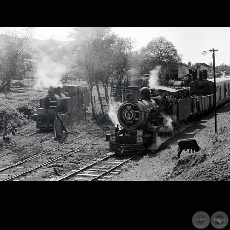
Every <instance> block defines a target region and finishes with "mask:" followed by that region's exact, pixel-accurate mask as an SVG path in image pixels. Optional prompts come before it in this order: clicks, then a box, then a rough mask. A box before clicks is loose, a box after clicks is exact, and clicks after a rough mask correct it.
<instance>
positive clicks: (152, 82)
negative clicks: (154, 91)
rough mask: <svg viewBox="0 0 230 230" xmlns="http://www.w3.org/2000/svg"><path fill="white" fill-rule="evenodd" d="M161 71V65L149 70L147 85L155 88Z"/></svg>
mask: <svg viewBox="0 0 230 230" xmlns="http://www.w3.org/2000/svg"><path fill="white" fill-rule="evenodd" d="M160 71H161V66H156V67H155V69H153V70H151V71H150V76H149V87H150V88H155V87H156V86H159V74H160Z"/></svg>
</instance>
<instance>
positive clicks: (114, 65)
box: [70, 27, 132, 117]
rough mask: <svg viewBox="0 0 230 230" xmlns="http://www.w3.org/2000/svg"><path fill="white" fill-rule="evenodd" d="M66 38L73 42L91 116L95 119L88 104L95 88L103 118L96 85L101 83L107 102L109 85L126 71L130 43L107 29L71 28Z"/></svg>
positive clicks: (99, 93) (120, 77)
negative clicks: (86, 87) (68, 37)
mask: <svg viewBox="0 0 230 230" xmlns="http://www.w3.org/2000/svg"><path fill="white" fill-rule="evenodd" d="M70 37H71V38H73V39H74V46H73V47H74V52H75V53H74V55H75V57H76V63H77V64H78V67H79V68H81V69H82V71H83V73H84V75H85V77H86V80H87V82H88V84H89V88H90V91H91V104H92V112H93V115H94V117H95V112H94V107H93V100H92V89H93V87H94V86H96V88H97V92H98V99H99V101H100V104H101V112H102V115H104V109H103V104H102V99H101V92H100V91H99V84H100V83H102V85H103V87H104V89H105V97H106V100H108V86H109V81H113V80H114V79H115V78H118V79H119V80H120V79H122V78H123V76H124V75H125V72H126V71H127V70H128V55H129V54H130V52H131V49H132V45H131V41H130V40H129V39H123V38H119V37H118V36H116V35H115V34H113V33H112V32H111V28H110V27H75V28H73V32H72V33H71V34H70Z"/></svg>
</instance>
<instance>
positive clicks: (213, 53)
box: [209, 48, 218, 133]
mask: <svg viewBox="0 0 230 230" xmlns="http://www.w3.org/2000/svg"><path fill="white" fill-rule="evenodd" d="M209 51H210V52H212V59H213V74H214V94H213V100H214V103H213V105H214V110H215V133H217V114H216V67H215V65H216V64H215V51H218V50H215V49H214V48H213V49H210V50H209Z"/></svg>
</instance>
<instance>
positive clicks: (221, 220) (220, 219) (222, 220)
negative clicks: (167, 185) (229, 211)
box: [211, 211, 228, 229]
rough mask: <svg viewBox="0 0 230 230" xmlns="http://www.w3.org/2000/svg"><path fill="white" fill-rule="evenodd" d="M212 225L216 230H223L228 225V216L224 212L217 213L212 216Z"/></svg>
mask: <svg viewBox="0 0 230 230" xmlns="http://www.w3.org/2000/svg"><path fill="white" fill-rule="evenodd" d="M211 224H212V226H213V227H214V228H216V229H223V228H225V227H226V226H227V224H228V216H227V215H226V213H224V212H220V211H218V212H215V213H213V214H212V217H211Z"/></svg>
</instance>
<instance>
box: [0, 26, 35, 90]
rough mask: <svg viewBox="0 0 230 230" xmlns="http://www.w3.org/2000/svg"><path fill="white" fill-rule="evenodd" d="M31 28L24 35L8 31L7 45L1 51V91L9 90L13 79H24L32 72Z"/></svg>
mask: <svg viewBox="0 0 230 230" xmlns="http://www.w3.org/2000/svg"><path fill="white" fill-rule="evenodd" d="M31 36H32V32H31V30H29V29H27V30H26V31H25V34H24V35H23V36H22V37H19V36H18V35H17V33H15V32H11V33H8V34H7V35H6V37H5V45H4V46H3V47H2V49H1V51H0V79H1V85H0V92H9V90H10V85H11V81H12V80H13V79H23V77H24V76H26V75H27V73H28V72H31V70H32V65H31V63H30V62H28V61H27V60H29V59H30V58H31V53H30V51H29V39H30V38H31Z"/></svg>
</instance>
